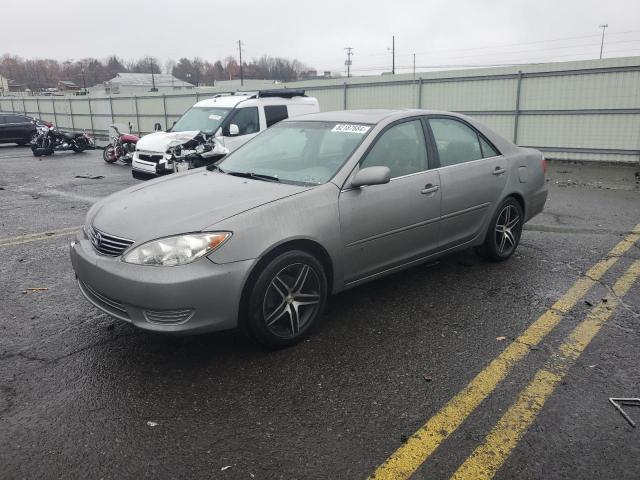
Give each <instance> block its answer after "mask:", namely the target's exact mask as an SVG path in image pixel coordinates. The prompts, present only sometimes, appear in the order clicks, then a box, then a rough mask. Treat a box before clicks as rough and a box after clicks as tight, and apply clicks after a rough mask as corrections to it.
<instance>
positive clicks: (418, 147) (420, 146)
mask: <svg viewBox="0 0 640 480" xmlns="http://www.w3.org/2000/svg"><path fill="white" fill-rule="evenodd" d="M377 166H383V167H389V169H390V170H391V178H394V177H401V176H403V175H410V174H412V173H417V172H422V171H424V170H426V169H427V148H426V145H425V141H424V132H423V130H422V123H421V122H420V120H411V121H409V122H404V123H400V124H398V125H394V126H393V127H391V128H389V129H388V130H386V131H385V132H384V133H383V134H382V135H381V136H380V137H378V139H377V140H376V143H375V145H374V146H373V148H372V149H371V150H370V151H369V153H368V154H367V156H366V158H365V159H364V160H363V161H362V163H361V164H360V168H366V167H377Z"/></svg>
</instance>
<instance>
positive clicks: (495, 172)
mask: <svg viewBox="0 0 640 480" xmlns="http://www.w3.org/2000/svg"><path fill="white" fill-rule="evenodd" d="M505 172H506V170H505V169H504V168H502V167H496V168H495V170H494V171H493V174H494V175H502V174H503V173H505Z"/></svg>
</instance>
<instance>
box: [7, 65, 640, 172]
mask: <svg viewBox="0 0 640 480" xmlns="http://www.w3.org/2000/svg"><path fill="white" fill-rule="evenodd" d="M346 80H347V79H341V80H336V79H334V80H321V81H308V82H297V83H290V84H288V85H284V86H285V87H291V88H293V87H295V88H305V89H306V91H307V93H308V94H309V95H313V96H315V97H316V98H318V100H319V102H320V107H321V109H322V110H324V111H328V110H341V109H354V108H428V109H439V110H450V111H456V112H461V113H465V114H467V115H470V116H473V117H475V118H477V119H478V120H480V121H482V122H484V123H485V124H487V125H488V126H490V127H491V128H493V129H494V130H496V131H497V132H498V133H500V134H502V135H503V136H505V137H506V138H509V139H510V140H513V141H514V142H515V143H517V144H519V145H523V146H531V147H535V148H538V149H541V150H543V151H545V152H547V156H548V157H549V158H561V159H574V160H606V161H616V162H636V161H640V57H629V58H622V59H606V60H596V61H580V62H566V63H554V64H540V65H532V66H526V67H520V69H518V68H515V67H511V68H507V67H502V68H493V69H481V70H458V71H450V72H434V73H431V72H430V73H424V74H421V75H420V77H417V78H413V77H412V76H411V75H396V76H394V77H393V78H390V77H388V76H381V77H354V78H350V79H348V81H346ZM215 92H216V91H215V89H210V90H204V89H200V90H197V91H190V92H184V93H183V92H181V93H176V94H145V95H140V96H117V95H114V96H110V97H95V96H90V97H16V98H13V97H0V110H1V111H12V112H22V113H26V114H29V115H33V116H37V117H40V118H43V119H45V120H50V121H53V122H54V123H55V124H56V125H58V126H59V127H61V128H68V129H83V130H87V131H89V132H92V133H93V134H95V135H98V136H100V135H105V134H106V133H107V131H108V128H109V125H110V124H112V123H124V124H127V123H131V125H132V126H133V130H134V131H135V132H139V133H142V134H144V133H148V132H151V131H152V130H153V127H154V124H155V123H156V122H159V123H160V124H161V125H163V126H170V125H171V124H172V123H173V122H174V121H175V120H177V119H178V118H179V117H180V115H181V114H182V113H183V112H184V111H185V110H187V109H188V108H189V107H190V106H191V105H193V104H194V103H195V102H197V101H198V100H202V99H205V98H208V97H210V96H211V95H212V94H213V93H215Z"/></svg>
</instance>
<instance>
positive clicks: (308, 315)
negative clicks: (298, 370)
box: [240, 250, 328, 349]
mask: <svg viewBox="0 0 640 480" xmlns="http://www.w3.org/2000/svg"><path fill="white" fill-rule="evenodd" d="M327 285H328V283H327V277H326V273H325V271H324V268H323V266H322V264H321V263H320V262H319V261H318V260H317V259H316V258H315V257H314V256H312V255H310V254H308V253H306V252H303V251H301V250H292V251H289V252H285V253H282V254H280V255H279V256H277V257H276V258H274V259H272V260H271V261H270V262H269V263H268V264H267V265H266V266H265V267H264V269H263V270H262V271H261V272H260V274H259V275H258V277H257V279H256V281H255V282H254V283H253V284H252V285H249V286H248V288H250V291H248V292H247V293H248V294H247V295H245V296H243V297H244V298H248V305H247V306H246V307H245V311H244V312H243V313H242V315H241V319H240V327H241V329H242V331H243V332H244V333H245V335H247V336H248V337H249V338H250V339H251V340H253V341H255V342H257V343H259V344H261V345H263V346H265V347H267V348H272V349H278V348H284V347H288V346H291V345H294V344H296V343H298V342H299V341H301V340H302V339H304V338H305V337H306V336H307V335H308V334H309V332H310V331H311V329H312V328H313V326H314V324H316V323H317V321H318V319H319V318H320V317H321V316H322V312H323V310H324V307H325V304H326V300H327Z"/></svg>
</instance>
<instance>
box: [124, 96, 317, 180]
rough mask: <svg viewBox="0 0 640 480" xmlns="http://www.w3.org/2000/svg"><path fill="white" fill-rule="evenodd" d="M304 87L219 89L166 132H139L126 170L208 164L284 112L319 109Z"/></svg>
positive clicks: (146, 174)
mask: <svg viewBox="0 0 640 480" xmlns="http://www.w3.org/2000/svg"><path fill="white" fill-rule="evenodd" d="M319 111H320V107H319V105H318V100H317V99H315V98H313V97H307V96H306V95H305V94H304V90H293V89H278V90H261V91H259V92H255V93H253V92H239V93H233V94H220V95H216V96H214V97H213V98H209V99H207V100H202V101H200V102H198V103H196V104H195V105H194V106H193V107H191V108H190V109H189V110H187V111H186V112H185V113H184V114H183V115H182V117H180V119H179V120H178V121H177V122H175V123H174V124H173V126H172V127H171V128H170V129H169V130H167V131H166V132H161V131H158V132H155V133H151V134H149V135H145V136H144V137H142V138H141V139H140V140H139V141H138V143H137V145H136V151H135V153H134V155H133V162H132V174H133V176H134V177H135V178H139V179H148V178H152V177H156V176H159V175H165V174H168V173H173V172H174V171H180V170H186V169H189V168H196V167H202V166H205V165H209V164H211V163H213V162H215V161H217V160H218V159H220V158H221V157H222V156H223V155H225V154H226V153H229V152H232V151H233V150H235V149H236V148H238V147H239V146H241V145H242V144H244V143H246V142H247V141H248V140H250V139H251V138H253V137H254V136H255V135H257V134H258V133H259V132H261V131H262V130H265V129H267V128H269V127H270V126H271V125H273V124H275V123H278V122H279V121H281V120H284V119H285V118H291V117H296V116H298V115H304V114H306V113H315V112H319Z"/></svg>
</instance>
